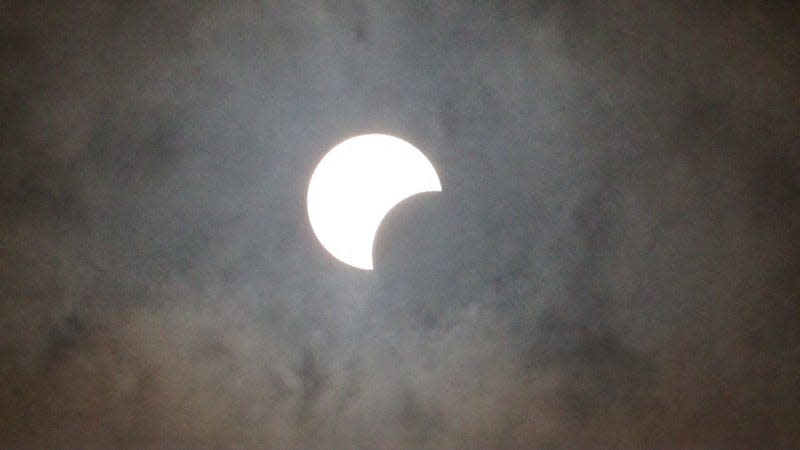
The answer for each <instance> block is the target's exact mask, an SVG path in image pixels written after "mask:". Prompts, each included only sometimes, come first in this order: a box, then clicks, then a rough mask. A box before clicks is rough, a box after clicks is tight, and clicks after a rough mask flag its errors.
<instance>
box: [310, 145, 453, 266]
mask: <svg viewBox="0 0 800 450" xmlns="http://www.w3.org/2000/svg"><path fill="white" fill-rule="evenodd" d="M441 190H442V186H441V183H440V182H439V176H438V175H437V174H436V170H435V169H434V168H433V165H432V164H431V162H430V161H429V160H428V158H426V157H425V155H423V154H422V152H420V151H419V150H418V149H417V148H416V147H414V146H413V145H411V144H409V143H408V142H406V141H404V140H402V139H399V138H396V137H393V136H389V135H385V134H365V135H361V136H356V137H353V138H350V139H347V140H346V141H344V142H342V143H340V144H338V145H337V146H335V147H333V148H332V149H331V150H330V151H329V152H328V154H326V155H325V156H324V157H323V158H322V160H321V161H320V162H319V164H318V165H317V167H316V169H314V173H313V174H312V175H311V181H310V182H309V185H308V199H307V200H308V218H309V220H310V222H311V228H312V229H313V230H314V234H316V236H317V238H318V239H319V241H320V243H321V244H322V246H323V247H325V249H326V250H327V251H328V252H329V253H330V254H331V255H333V256H334V257H336V258H337V259H339V260H340V261H342V262H344V263H346V264H349V265H351V266H353V267H357V268H359V269H364V270H372V268H373V261H372V246H373V242H374V240H375V234H376V233H377V231H378V227H379V226H380V224H381V221H382V220H383V218H384V217H385V216H386V214H387V213H388V212H389V211H390V210H391V209H392V208H394V206H395V205H397V204H398V203H400V202H401V201H403V200H404V199H406V198H408V197H410V196H412V195H415V194H419V193H422V192H440V191H441Z"/></svg>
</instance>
